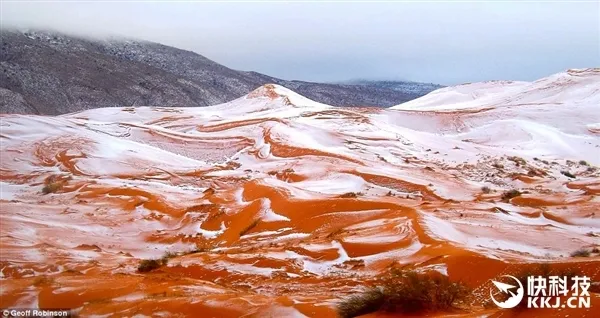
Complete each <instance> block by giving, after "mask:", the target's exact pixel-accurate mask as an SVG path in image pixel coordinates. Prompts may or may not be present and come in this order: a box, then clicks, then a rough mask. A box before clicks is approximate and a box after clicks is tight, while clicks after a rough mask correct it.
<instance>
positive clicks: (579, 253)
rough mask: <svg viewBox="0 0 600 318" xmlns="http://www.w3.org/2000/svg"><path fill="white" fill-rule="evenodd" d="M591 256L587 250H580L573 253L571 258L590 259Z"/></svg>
mask: <svg viewBox="0 0 600 318" xmlns="http://www.w3.org/2000/svg"><path fill="white" fill-rule="evenodd" d="M589 256H590V251H588V250H586V249H585V248H580V249H578V250H576V251H575V252H573V253H571V257H589Z"/></svg>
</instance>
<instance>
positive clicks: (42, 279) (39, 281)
mask: <svg viewBox="0 0 600 318" xmlns="http://www.w3.org/2000/svg"><path fill="white" fill-rule="evenodd" d="M52 283H54V279H53V278H51V277H48V276H46V275H42V276H38V277H36V278H35V279H34V280H33V286H36V287H37V286H42V285H51V284H52Z"/></svg>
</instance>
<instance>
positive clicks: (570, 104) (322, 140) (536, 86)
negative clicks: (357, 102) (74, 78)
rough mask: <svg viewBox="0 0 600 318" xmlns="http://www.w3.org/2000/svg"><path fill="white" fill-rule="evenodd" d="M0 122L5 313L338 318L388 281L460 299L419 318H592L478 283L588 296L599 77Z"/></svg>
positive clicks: (598, 72)
mask: <svg viewBox="0 0 600 318" xmlns="http://www.w3.org/2000/svg"><path fill="white" fill-rule="evenodd" d="M0 118H1V126H0V129H1V131H0V138H1V139H0V140H1V158H0V159H1V163H0V173H1V179H0V182H1V183H0V185H1V193H2V197H1V201H0V204H1V209H2V211H1V214H0V222H1V224H0V225H1V242H0V250H1V255H0V283H1V294H0V297H1V298H0V299H1V300H0V307H2V308H6V307H29V308H31V307H41V308H76V309H77V312H78V313H79V315H80V316H84V317H121V316H128V317H133V316H139V317H141V316H153V317H154V316H157V317H158V316H162V317H240V316H244V317H304V316H308V317H335V315H336V312H335V308H336V304H337V303H338V302H339V301H340V300H342V299H344V298H345V297H347V296H349V295H351V294H353V293H356V292H359V291H361V290H362V289H363V288H365V287H368V286H370V285H371V284H372V282H373V280H374V279H375V278H376V277H378V276H379V275H381V274H382V273H384V272H385V271H386V270H387V269H389V268H390V267H394V266H396V267H403V268H410V269H416V270H419V271H437V272H440V273H442V274H444V275H448V276H449V277H450V278H451V279H452V280H461V281H463V282H465V284H467V285H468V286H469V287H470V288H471V289H472V292H471V294H470V296H469V298H468V300H467V302H466V303H464V304H462V306H459V307H458V308H456V309H455V310H453V311H452V312H431V313H427V315H435V316H447V315H452V316H461V317H462V316H464V317H481V316H491V317H513V316H514V317H516V316H519V317H551V316H555V317H566V316H567V315H568V316H569V317H599V316H600V300H599V299H600V295H599V294H598V293H592V297H591V298H592V299H591V308H589V309H552V310H549V309H531V310H524V311H515V310H501V309H499V308H496V307H489V306H484V305H485V303H486V302H488V301H489V290H490V288H491V287H492V284H491V282H490V279H495V278H497V277H500V276H501V275H505V274H514V273H517V272H519V271H520V270H522V269H524V268H527V267H529V266H533V265H532V264H541V263H548V264H550V266H553V267H556V268H570V269H576V270H578V271H581V272H582V273H584V274H585V275H587V276H589V277H591V279H592V282H599V281H600V255H598V253H592V254H591V255H590V256H589V257H572V256H570V254H571V253H573V252H574V251H576V250H578V249H582V248H583V249H590V250H591V249H593V248H594V247H599V246H600V238H599V237H600V214H599V213H598V212H599V211H600V209H599V208H600V197H599V194H600V169H597V168H596V167H597V166H598V165H600V69H585V70H569V71H566V72H564V73H559V74H556V75H553V76H550V77H547V78H544V79H541V80H538V81H535V82H499V81H498V82H485V83H473V84H464V85H459V86H454V87H447V88H442V89H439V90H437V91H434V92H432V93H430V94H428V95H426V96H423V97H421V98H419V99H416V100H413V101H410V102H408V103H405V104H401V105H398V106H395V107H392V108H390V109H380V108H341V107H332V106H328V105H324V104H320V103H317V102H314V101H311V100H309V99H306V98H304V97H302V96H300V95H298V94H296V93H294V92H292V91H290V90H288V89H285V88H283V87H281V86H277V85H264V86H262V87H260V88H258V89H257V90H255V91H253V92H252V93H250V94H248V95H246V96H244V97H241V98H239V99H236V100H234V101H231V102H229V103H225V104H220V105H216V106H209V107H201V108H162V107H135V108H103V109H94V110H88V111H84V112H79V113H72V114H68V115H63V116H56V117H51V116H33V115H1V117H0ZM513 189H515V190H518V191H519V192H520V193H521V195H519V196H515V197H513V198H510V199H507V198H505V199H503V194H504V193H505V192H506V191H509V190H513ZM167 252H170V253H172V254H177V255H172V257H171V258H170V259H169V262H168V264H166V265H164V266H161V267H160V268H157V269H155V270H153V271H150V272H145V273H140V272H138V271H137V268H138V265H139V264H140V261H141V260H143V259H152V258H160V257H162V256H163V255H164V254H165V253H167ZM370 316H372V317H374V316H382V317H383V316H386V314H384V313H373V314H370ZM387 316H393V315H390V314H388V315H387Z"/></svg>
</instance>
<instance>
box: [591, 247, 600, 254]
mask: <svg viewBox="0 0 600 318" xmlns="http://www.w3.org/2000/svg"><path fill="white" fill-rule="evenodd" d="M592 253H600V249H599V248H597V247H594V248H593V249H592Z"/></svg>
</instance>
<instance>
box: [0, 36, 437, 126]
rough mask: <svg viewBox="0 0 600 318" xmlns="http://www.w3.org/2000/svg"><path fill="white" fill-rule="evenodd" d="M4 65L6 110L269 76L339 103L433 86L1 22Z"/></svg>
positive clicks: (254, 82) (165, 96) (199, 100)
mask: <svg viewBox="0 0 600 318" xmlns="http://www.w3.org/2000/svg"><path fill="white" fill-rule="evenodd" d="M0 68H1V69H2V70H1V71H0V112H1V113H29V114H42V115H57V114H65V113H70V112H75V111H81V110H86V109H93V108H98V107H115V106H208V105H214V104H219V103H224V102H228V101H231V100H233V99H235V98H238V97H240V96H243V95H245V94H247V93H249V92H251V91H252V90H254V89H256V88H257V87H260V86H261V85H264V84H268V83H273V84H278V85H281V86H284V87H287V88H289V89H292V90H294V91H296V92H298V93H299V94H302V95H303V96H306V97H308V98H310V99H313V100H315V101H318V102H322V103H326V104H329V105H334V106H381V107H389V106H393V105H397V104H399V103H402V102H406V101H409V100H412V99H415V98H417V97H420V96H423V95H425V94H427V93H429V92H430V91H432V90H434V89H435V88H434V87H432V86H427V85H430V84H424V85H425V86H422V87H419V83H410V84H407V86H405V88H402V86H401V85H400V86H398V85H396V86H395V87H391V86H389V85H388V87H386V86H385V85H377V84H372V83H371V84H368V83H366V84H364V83H361V84H327V83H312V82H304V81H287V80H282V79H278V78H275V77H271V76H268V75H264V74H261V73H257V72H245V71H237V70H233V69H230V68H228V67H225V66H223V65H221V64H219V63H216V62H214V61H212V60H210V59H208V58H206V57H204V56H202V55H199V54H196V53H194V52H190V51H185V50H181V49H177V48H174V47H170V46H166V45H162V44H158V43H153V42H148V41H138V40H123V39H107V40H92V39H84V38H79V37H74V36H68V35H64V34H60V33H56V32H50V31H26V32H23V31H16V30H3V31H2V43H1V54H0ZM415 85H416V86H415ZM409 87H410V88H409Z"/></svg>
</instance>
